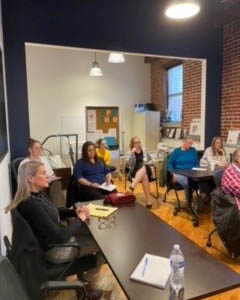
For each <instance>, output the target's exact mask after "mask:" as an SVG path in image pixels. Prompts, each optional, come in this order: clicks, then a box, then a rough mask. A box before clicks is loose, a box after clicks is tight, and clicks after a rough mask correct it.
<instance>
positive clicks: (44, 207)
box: [18, 192, 82, 251]
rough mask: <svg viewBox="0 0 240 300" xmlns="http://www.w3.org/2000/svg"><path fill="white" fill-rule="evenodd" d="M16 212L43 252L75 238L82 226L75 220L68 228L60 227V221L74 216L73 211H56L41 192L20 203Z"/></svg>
mask: <svg viewBox="0 0 240 300" xmlns="http://www.w3.org/2000/svg"><path fill="white" fill-rule="evenodd" d="M18 211H19V212H20V214H21V215H22V216H23V217H24V219H25V220H26V221H27V222H28V224H29V225H30V227H31V229H32V231H33V234H34V236H35V237H36V238H37V240H38V242H39V244H40V247H41V248H42V250H43V251H46V250H48V249H50V248H51V245H52V244H62V243H65V242H67V241H68V240H69V238H70V237H71V236H76V235H77V234H78V233H79V230H80V227H81V224H82V222H81V221H80V220H78V219H76V220H75V221H73V222H72V223H71V224H70V225H69V226H66V227H65V226H62V225H61V224H60V219H61V218H67V217H73V216H75V212H74V210H72V209H57V208H56V207H55V206H53V204H51V202H50V201H49V200H48V199H47V197H46V196H45V195H44V193H42V192H40V193H38V194H32V195H31V196H30V198H29V199H27V200H26V201H24V202H21V203H20V204H19V205H18Z"/></svg>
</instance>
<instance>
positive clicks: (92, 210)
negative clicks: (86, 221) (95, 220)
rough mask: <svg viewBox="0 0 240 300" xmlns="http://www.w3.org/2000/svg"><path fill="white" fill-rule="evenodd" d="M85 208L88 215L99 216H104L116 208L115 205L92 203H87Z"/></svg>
mask: <svg viewBox="0 0 240 300" xmlns="http://www.w3.org/2000/svg"><path fill="white" fill-rule="evenodd" d="M87 208H88V209H89V214H90V216H93V217H99V218H106V217H108V216H109V215H111V214H112V213H114V212H115V211H116V210H117V207H110V206H104V205H96V204H93V203H90V204H88V205H87Z"/></svg>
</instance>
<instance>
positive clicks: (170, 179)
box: [163, 150, 204, 216]
mask: <svg viewBox="0 0 240 300" xmlns="http://www.w3.org/2000/svg"><path fill="white" fill-rule="evenodd" d="M203 153H204V151H203V150H197V156H198V161H200V160H201V158H202V156H203ZM170 155H171V154H169V155H168V157H167V160H168V159H169V157H170ZM166 167H167V166H166ZM166 186H167V189H166V192H165V194H164V197H163V202H166V198H167V194H168V193H169V192H170V190H174V192H175V195H176V198H177V204H178V205H177V207H175V208H174V211H173V215H174V216H176V215H177V214H178V213H179V212H180V211H182V210H185V208H183V207H181V204H180V200H179V197H178V193H177V192H178V191H182V190H184V189H183V187H182V186H181V184H179V183H178V182H174V181H173V174H171V173H170V172H169V171H167V178H166ZM193 191H194V192H195V193H196V195H197V198H198V200H199V201H202V198H201V196H200V195H199V193H198V184H197V183H193Z"/></svg>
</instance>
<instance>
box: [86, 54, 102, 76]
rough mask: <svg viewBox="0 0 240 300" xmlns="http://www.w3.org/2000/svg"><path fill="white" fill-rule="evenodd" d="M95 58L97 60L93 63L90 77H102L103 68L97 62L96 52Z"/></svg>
mask: <svg viewBox="0 0 240 300" xmlns="http://www.w3.org/2000/svg"><path fill="white" fill-rule="evenodd" d="M94 56H95V60H94V62H93V63H92V68H91V70H90V73H89V75H90V76H102V75H103V73H102V70H101V68H100V66H99V63H98V62H97V58H96V52H94Z"/></svg>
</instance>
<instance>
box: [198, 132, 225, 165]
mask: <svg viewBox="0 0 240 300" xmlns="http://www.w3.org/2000/svg"><path fill="white" fill-rule="evenodd" d="M211 164H215V166H219V167H223V168H224V167H226V166H227V164H228V162H227V157H226V152H225V150H224V147H223V141H222V139H221V138H220V137H219V136H216V137H214V138H213V140H212V143H211V146H210V147H208V148H207V149H206V150H205V152H204V154H203V157H202V159H201V161H200V165H201V167H207V166H209V165H211Z"/></svg>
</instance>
